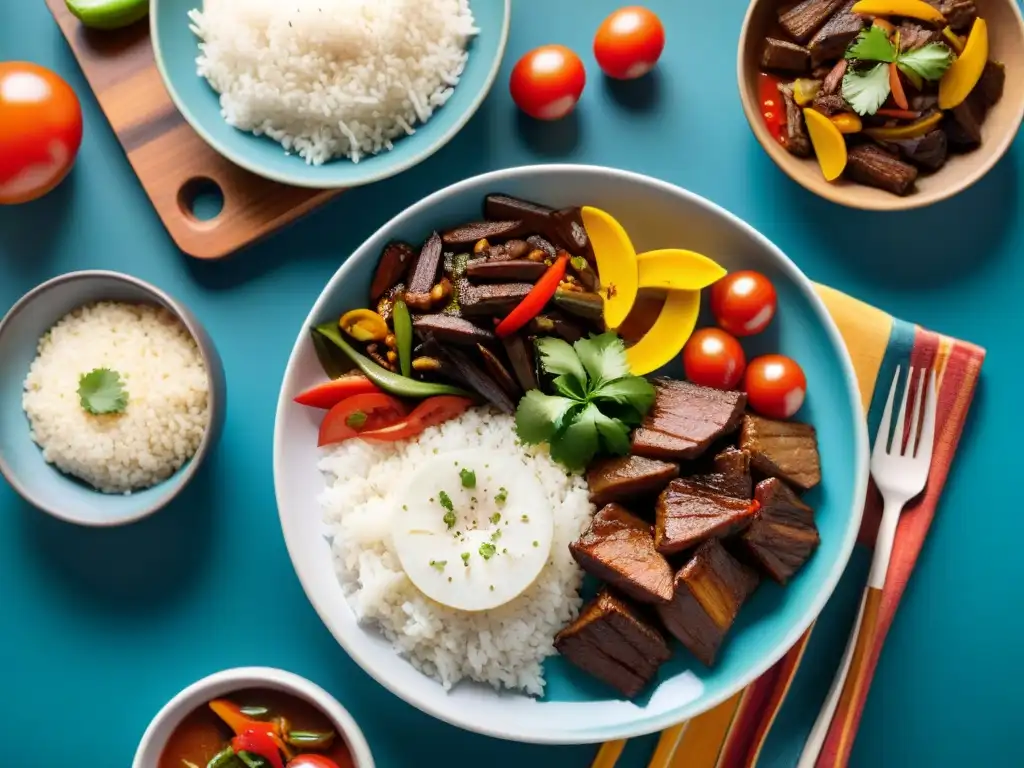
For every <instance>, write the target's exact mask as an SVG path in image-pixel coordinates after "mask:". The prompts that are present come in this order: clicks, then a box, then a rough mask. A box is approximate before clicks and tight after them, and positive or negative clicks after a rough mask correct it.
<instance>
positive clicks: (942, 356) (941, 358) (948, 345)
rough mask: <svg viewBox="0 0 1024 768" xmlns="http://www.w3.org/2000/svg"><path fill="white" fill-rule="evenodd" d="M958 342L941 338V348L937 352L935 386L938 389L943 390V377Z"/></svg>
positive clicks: (944, 337) (945, 337) (946, 337)
mask: <svg viewBox="0 0 1024 768" xmlns="http://www.w3.org/2000/svg"><path fill="white" fill-rule="evenodd" d="M955 343H956V342H955V341H954V340H953V339H951V338H949V336H939V348H938V350H937V351H936V352H935V362H934V364H933V365H934V366H935V384H936V387H937V389H942V375H943V374H944V373H945V372H946V363H948V362H949V356H950V355H951V354H952V353H953V345H954V344H955Z"/></svg>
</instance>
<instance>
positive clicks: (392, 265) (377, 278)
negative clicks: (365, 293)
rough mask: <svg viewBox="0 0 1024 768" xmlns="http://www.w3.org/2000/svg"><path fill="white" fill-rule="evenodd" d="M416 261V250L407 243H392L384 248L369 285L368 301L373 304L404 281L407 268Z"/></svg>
mask: <svg viewBox="0 0 1024 768" xmlns="http://www.w3.org/2000/svg"><path fill="white" fill-rule="evenodd" d="M415 261H416V249H415V248H413V247H412V246H411V245H409V244H408V243H403V242H401V241H392V242H390V243H388V244H387V245H385V246H384V251H383V253H381V255H380V261H379V262H377V270H376V271H375V272H374V273H373V282H371V283H370V301H372V302H375V301H378V300H379V299H380V297H381V296H383V295H384V294H385V293H387V292H388V291H389V290H391V289H392V288H394V287H395V286H396V285H398V284H399V283H401V282H402V281H404V280H405V276H406V275H407V274H409V268H410V267H411V266H412V265H413V263H415Z"/></svg>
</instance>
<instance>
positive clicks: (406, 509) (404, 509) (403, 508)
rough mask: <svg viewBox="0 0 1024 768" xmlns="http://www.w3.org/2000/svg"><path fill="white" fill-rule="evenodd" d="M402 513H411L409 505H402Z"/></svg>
mask: <svg viewBox="0 0 1024 768" xmlns="http://www.w3.org/2000/svg"><path fill="white" fill-rule="evenodd" d="M402 511H403V512H408V511H409V505H408V504H403V505H402Z"/></svg>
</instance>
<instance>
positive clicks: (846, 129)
mask: <svg viewBox="0 0 1024 768" xmlns="http://www.w3.org/2000/svg"><path fill="white" fill-rule="evenodd" d="M829 120H831V121H832V125H834V126H835V127H836V128H838V129H839V132H840V133H841V134H843V135H844V136H845V135H847V134H850V133H860V131H861V128H863V127H864V123H862V122H861V119H860V117H858V116H857V115H856V114H855V113H853V112H840V113H839V114H838V115H832V117H830V118H829Z"/></svg>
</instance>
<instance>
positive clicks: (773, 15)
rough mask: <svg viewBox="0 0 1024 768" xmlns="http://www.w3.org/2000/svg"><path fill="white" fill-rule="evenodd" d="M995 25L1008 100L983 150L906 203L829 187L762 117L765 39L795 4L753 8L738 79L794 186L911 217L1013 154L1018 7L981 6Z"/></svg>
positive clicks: (1007, 0)
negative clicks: (760, 89)
mask: <svg viewBox="0 0 1024 768" xmlns="http://www.w3.org/2000/svg"><path fill="white" fill-rule="evenodd" d="M975 1H976V3H977V6H978V12H979V14H980V15H981V16H982V17H984V19H985V20H986V21H987V22H988V32H989V48H990V52H989V58H990V59H992V60H995V61H999V62H1002V63H1003V64H1004V65H1005V66H1006V88H1005V90H1004V93H1003V98H1002V99H1001V100H1000V101H999V103H998V104H996V105H995V107H993V108H992V110H991V111H990V112H989V114H988V118H987V119H986V120H985V123H984V125H983V127H982V142H981V146H980V147H979V148H978V149H976V150H974V151H973V152H969V153H967V154H962V155H950V159H949V161H948V162H947V163H946V165H944V166H943V167H942V168H941V169H940V170H939V171H938V172H937V173H933V174H929V175H925V174H922V175H921V176H920V177H919V178H918V180H917V191H916V192H914V193H911V194H910V195H907V196H906V197H899V196H897V195H894V194H892V193H890V192H886V191H884V190H880V189H874V188H873V187H866V186H863V185H861V184H857V183H856V182H852V181H847V180H845V179H839V180H838V181H835V182H831V183H830V182H828V181H825V178H824V177H823V176H822V175H821V170H820V169H819V167H818V163H817V161H816V160H815V159H814V158H811V159H806V160H805V159H801V158H799V157H794V156H793V155H791V154H790V153H789V152H787V151H786V150H785V148H783V147H782V146H781V145H780V144H779V143H778V142H777V141H776V140H775V139H774V138H773V137H772V135H771V134H770V133H769V132H768V128H767V127H766V126H765V122H764V118H763V117H762V115H761V106H760V99H759V97H758V90H757V76H758V73H759V72H760V66H759V65H760V59H761V52H762V47H763V43H764V38H765V37H766V36H767V35H768V34H769V33H770V32H772V31H773V30H777V28H778V22H777V11H778V8H779V7H780V6H782V5H785V4H787V3H788V2H790V0H753V2H751V4H750V7H749V8H748V9H747V16H746V18H745V19H744V20H743V29H742V31H741V33H740V43H739V53H738V56H737V78H738V80H739V87H740V99H741V101H742V102H743V111H744V112H745V113H746V115H747V121H748V122H749V123H750V128H751V130H752V131H753V132H754V136H756V137H757V140H758V141H759V142H760V144H761V146H762V147H763V148H764V150H765V152H767V153H768V155H769V156H770V157H771V158H772V160H774V161H775V163H776V164H777V165H778V166H779V167H780V168H781V169H782V170H783V171H785V172H786V174H788V175H789V177H790V178H791V179H793V180H794V181H796V182H797V183H798V184H800V185H802V186H803V187H805V188H806V189H808V190H810V191H811V192H814V193H815V194H816V195H820V196H821V197H824V198H825V199H827V200H831V201H832V202H834V203H839V204H840V205H846V206H849V207H851V208H860V209H863V210H870V211H906V210H910V209H912V208H924V207H925V206H928V205H932V204H933V203H937V202H939V201H941V200H945V199H946V198H949V197H952V196H953V195H956V194H957V193H959V192H962V191H963V190H965V189H967V188H968V187H970V186H971V185H972V184H974V183H975V182H976V181H978V180H979V179H980V178H981V177H982V176H984V175H985V174H986V173H988V172H989V170H991V169H992V167H993V166H994V165H995V164H996V163H997V162H998V161H999V159H1000V158H1001V157H1002V156H1003V155H1004V154H1005V153H1006V151H1007V149H1009V147H1010V144H1011V143H1012V142H1013V140H1014V138H1015V137H1016V135H1017V131H1018V130H1019V129H1020V126H1021V122H1022V120H1024V19H1022V18H1021V12H1020V9H1019V8H1018V7H1017V0H975Z"/></svg>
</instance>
